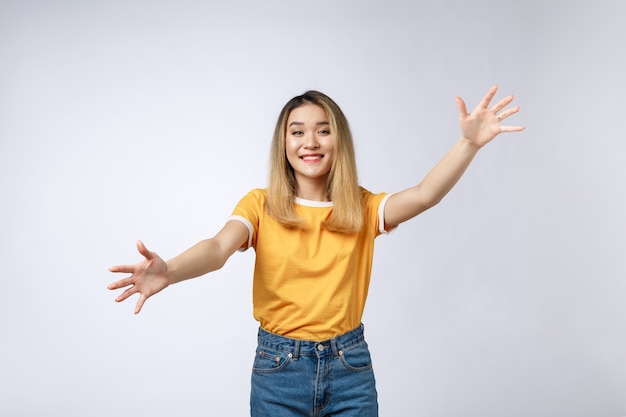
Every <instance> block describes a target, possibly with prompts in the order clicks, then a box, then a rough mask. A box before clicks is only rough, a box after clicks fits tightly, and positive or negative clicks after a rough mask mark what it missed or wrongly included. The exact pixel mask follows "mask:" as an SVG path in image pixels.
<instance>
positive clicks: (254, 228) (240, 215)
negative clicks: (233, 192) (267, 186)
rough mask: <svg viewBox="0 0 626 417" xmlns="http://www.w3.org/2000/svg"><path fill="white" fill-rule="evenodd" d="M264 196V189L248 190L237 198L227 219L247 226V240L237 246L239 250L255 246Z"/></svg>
mask: <svg viewBox="0 0 626 417" xmlns="http://www.w3.org/2000/svg"><path fill="white" fill-rule="evenodd" d="M265 197H266V193H265V190H262V189H254V190H252V191H250V192H249V193H248V194H246V195H245V196H243V198H242V199H241V200H239V203H237V205H236V206H235V209H234V210H233V212H232V214H231V216H230V218H229V219H228V220H235V221H240V222H242V223H243V224H244V225H245V226H246V227H247V228H248V241H247V242H246V243H244V245H243V246H242V247H241V248H239V250H240V251H245V250H247V249H248V248H250V247H254V246H256V237H257V233H258V230H259V221H260V217H261V215H262V213H263V210H264V207H265Z"/></svg>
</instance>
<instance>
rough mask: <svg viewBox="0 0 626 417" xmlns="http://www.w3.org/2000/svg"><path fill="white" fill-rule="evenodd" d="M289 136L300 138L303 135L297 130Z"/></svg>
mask: <svg viewBox="0 0 626 417" xmlns="http://www.w3.org/2000/svg"><path fill="white" fill-rule="evenodd" d="M291 134H292V135H293V136H302V135H303V133H302V132H301V131H299V130H294V131H293V132H291Z"/></svg>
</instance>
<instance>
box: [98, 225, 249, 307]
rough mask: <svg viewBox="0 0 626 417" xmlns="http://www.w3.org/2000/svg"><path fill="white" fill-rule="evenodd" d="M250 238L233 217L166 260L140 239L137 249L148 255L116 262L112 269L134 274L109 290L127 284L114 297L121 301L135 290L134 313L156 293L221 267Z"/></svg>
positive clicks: (110, 285)
mask: <svg viewBox="0 0 626 417" xmlns="http://www.w3.org/2000/svg"><path fill="white" fill-rule="evenodd" d="M247 239H248V228H247V227H246V226H245V225H244V224H243V223H241V222H239V221H235V220H231V221H229V222H227V223H226V225H225V226H224V227H223V228H222V230H220V231H219V232H218V233H217V234H216V235H215V236H214V237H212V238H210V239H206V240H202V241H200V242H198V243H197V244H195V245H194V246H192V247H191V248H189V249H187V250H186V251H185V252H183V253H181V254H180V255H178V256H176V257H175V258H172V259H170V260H169V261H167V262H165V261H164V260H163V259H161V258H160V257H159V256H158V255H157V254H156V253H154V252H151V251H149V250H148V249H147V248H146V246H145V245H144V244H143V242H141V241H139V242H137V250H138V251H139V253H140V254H141V255H142V256H143V257H144V258H145V259H144V260H143V261H142V262H139V263H137V264H134V265H119V266H113V267H111V268H110V269H109V270H110V271H111V272H124V273H130V274H132V275H131V276H130V277H128V278H124V279H121V280H119V281H115V282H113V283H111V284H109V286H108V288H109V289H110V290H115V289H119V288H124V287H128V286H130V288H127V289H126V290H125V291H124V292H123V293H122V294H120V296H118V297H117V298H116V299H115V301H117V302H121V301H124V300H126V299H127V298H128V297H130V296H131V295H133V294H135V293H139V300H138V301H137V306H136V307H135V314H137V313H139V312H140V311H141V308H142V307H143V304H144V303H145V302H146V300H147V299H148V298H150V297H151V296H153V295H154V294H156V293H158V292H160V291H162V290H164V289H165V288H167V287H168V286H169V285H170V284H175V283H177V282H180V281H184V280H187V279H190V278H195V277H199V276H200V275H204V274H206V273H208V272H211V271H215V270H217V269H220V268H221V267H222V266H224V264H225V263H226V261H227V260H228V258H229V257H230V256H231V255H232V254H233V253H235V251H236V250H237V249H238V248H240V247H241V246H242V245H243V244H244V243H245V242H246V240H247Z"/></svg>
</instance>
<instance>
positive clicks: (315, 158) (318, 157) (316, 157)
mask: <svg viewBox="0 0 626 417" xmlns="http://www.w3.org/2000/svg"><path fill="white" fill-rule="evenodd" d="M323 157H324V155H304V156H301V157H300V159H302V160H303V161H304V162H317V161H319V160H321V159H322V158H323Z"/></svg>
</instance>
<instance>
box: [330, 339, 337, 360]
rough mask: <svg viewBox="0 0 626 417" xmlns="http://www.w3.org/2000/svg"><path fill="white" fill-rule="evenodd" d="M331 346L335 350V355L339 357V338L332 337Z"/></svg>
mask: <svg viewBox="0 0 626 417" xmlns="http://www.w3.org/2000/svg"><path fill="white" fill-rule="evenodd" d="M330 348H331V349H332V350H333V357H334V358H335V359H337V358H339V350H338V349H337V338H334V339H330Z"/></svg>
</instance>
